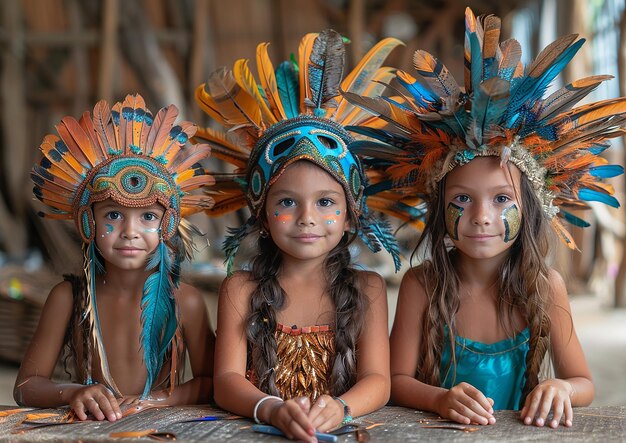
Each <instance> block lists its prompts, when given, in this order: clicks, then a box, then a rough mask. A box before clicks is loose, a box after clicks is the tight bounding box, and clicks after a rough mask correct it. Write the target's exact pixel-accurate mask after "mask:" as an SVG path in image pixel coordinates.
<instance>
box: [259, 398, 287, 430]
mask: <svg viewBox="0 0 626 443" xmlns="http://www.w3.org/2000/svg"><path fill="white" fill-rule="evenodd" d="M270 399H274V400H280V401H283V399H282V398H280V397H276V396H275V395H266V396H265V397H263V398H262V399H261V400H259V401H257V402H256V405H254V411H252V417H253V418H254V421H255V422H256V423H258V424H261V423H262V422H261V420H259V417H257V415H256V414H257V412H259V406H261V403H263V402H264V401H265V400H270Z"/></svg>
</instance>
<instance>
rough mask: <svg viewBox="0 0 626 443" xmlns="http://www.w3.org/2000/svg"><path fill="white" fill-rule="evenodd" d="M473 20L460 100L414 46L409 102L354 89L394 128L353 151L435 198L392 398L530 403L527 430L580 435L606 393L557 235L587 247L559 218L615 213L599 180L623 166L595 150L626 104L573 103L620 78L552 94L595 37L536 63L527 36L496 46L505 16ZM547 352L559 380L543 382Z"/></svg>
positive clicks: (524, 412)
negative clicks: (578, 429) (592, 207)
mask: <svg viewBox="0 0 626 443" xmlns="http://www.w3.org/2000/svg"><path fill="white" fill-rule="evenodd" d="M465 18H466V34H465V90H464V91H463V90H461V88H460V87H459V86H458V85H457V83H456V81H455V80H454V79H453V78H452V76H451V75H450V73H449V72H448V70H447V69H446V68H445V66H443V65H442V64H441V63H440V62H439V61H438V60H437V59H435V58H434V57H432V56H431V55H430V54H428V53H426V52H424V51H417V52H416V53H415V55H414V59H413V62H414V65H415V68H416V72H417V78H414V77H412V76H411V75H409V74H407V73H405V72H398V73H397V77H396V78H397V80H398V83H399V84H400V85H401V87H400V89H397V90H396V92H397V96H395V97H385V98H382V97H377V98H367V97H359V96H357V95H353V94H350V93H348V94H347V95H346V96H347V98H348V99H349V100H350V101H351V102H354V103H358V104H359V105H360V106H362V107H364V108H367V109H369V110H370V111H371V112H373V113H374V114H376V115H377V116H379V118H380V119H381V120H383V121H385V122H386V123H388V126H387V127H386V128H385V129H384V130H382V129H376V128H374V129H372V128H367V127H361V128H359V129H356V130H357V131H358V132H360V133H362V134H364V135H367V136H370V137H372V138H373V139H375V141H371V140H370V141H369V142H359V144H360V146H354V147H353V149H355V150H362V151H363V152H370V151H372V150H373V149H375V150H376V151H377V152H378V153H380V152H385V155H384V156H382V155H380V154H378V155H379V158H378V160H379V161H378V166H377V167H378V168H379V169H380V170H381V171H384V172H385V173H386V174H387V179H388V181H387V183H388V186H390V187H391V188H393V189H395V190H396V191H400V190H403V191H405V192H408V193H411V194H413V195H416V196H422V197H424V198H425V199H427V201H428V215H427V220H426V226H425V229H424V232H423V234H422V237H421V238H420V241H419V244H418V247H417V249H416V251H421V252H422V253H423V254H424V257H423V258H424V262H423V263H422V264H421V265H420V266H417V267H414V268H412V269H410V270H409V271H407V272H406V274H405V276H404V278H403V281H402V284H401V287H400V292H399V300H398V305H397V311H396V317H395V323H394V326H393V330H392V333H391V371H392V395H391V397H392V400H393V401H394V402H395V403H396V404H398V405H402V406H408V407H413V408H417V409H423V410H430V411H434V412H437V413H438V414H440V415H441V416H442V417H444V418H448V419H451V420H454V421H457V422H460V423H470V422H475V423H480V424H492V423H494V422H495V418H494V415H493V411H494V410H497V409H520V408H521V418H522V420H523V422H524V423H525V424H531V423H534V424H536V425H537V426H543V425H544V424H549V425H550V426H552V427H557V426H558V425H559V423H560V421H561V419H563V421H564V423H565V425H566V426H571V424H572V406H584V405H588V404H589V403H590V402H591V400H592V399H593V395H594V386H593V383H592V380H591V374H590V372H589V368H588V366H587V363H586V361H585V357H584V354H583V351H582V349H581V346H580V343H579V340H578V338H577V336H576V332H575V330H574V326H573V323H572V318H571V312H570V306H569V301H568V297H567V292H566V289H565V284H564V282H563V279H562V278H561V276H560V275H559V273H558V272H556V271H555V270H554V269H551V268H550V267H549V265H548V264H547V260H546V259H547V254H548V250H549V231H550V229H549V228H550V227H552V228H553V230H554V231H555V232H556V234H557V236H558V237H559V238H560V239H562V240H563V241H564V242H565V243H566V244H567V245H568V246H570V247H571V248H575V245H574V242H573V239H572V237H571V235H570V234H569V233H568V231H567V230H566V229H565V227H564V225H563V224H562V221H566V222H569V223H571V224H573V225H575V226H580V227H584V226H588V223H587V222H586V221H584V220H582V219H581V218H579V217H578V216H577V215H575V214H573V213H572V212H571V210H572V209H575V210H577V209H584V208H586V207H587V203H586V201H596V202H601V203H605V204H608V205H610V206H613V207H617V206H619V204H618V202H617V200H616V199H615V198H614V197H612V196H611V194H612V193H613V188H612V187H611V186H610V185H609V184H606V183H604V182H603V179H604V178H608V177H614V176H616V175H619V174H621V173H623V168H622V167H621V166H617V165H607V164H606V163H607V162H606V160H604V159H603V158H602V157H600V156H599V155H598V154H600V153H601V152H602V151H604V150H605V149H607V148H608V147H609V144H608V141H607V139H608V138H611V137H616V136H619V135H621V134H622V133H623V129H622V128H623V127H624V125H625V124H626V99H625V98H618V99H614V100H606V101H600V102H595V103H590V104H587V105H583V106H578V107H574V106H576V103H577V102H578V101H579V100H581V99H582V98H583V97H585V96H586V95H587V94H589V93H590V92H591V91H592V90H594V89H595V88H596V87H597V86H598V85H599V84H600V83H601V82H602V81H604V80H606V79H607V78H608V76H593V77H588V78H585V79H582V80H577V81H574V82H572V83H571V84H569V85H567V86H565V87H563V88H561V89H559V90H558V91H556V92H554V93H553V94H551V95H549V96H547V97H544V93H545V91H546V89H547V86H548V85H549V83H550V82H551V81H552V80H553V79H554V78H555V77H556V76H557V75H558V74H559V72H560V71H561V70H562V69H563V68H564V67H565V65H567V63H568V62H569V60H570V59H571V58H572V57H573V56H574V54H575V53H576V52H577V50H578V49H579V48H580V46H581V45H582V44H583V40H577V36H575V35H570V36H567V37H563V38H561V39H559V40H557V41H556V42H554V43H552V44H551V45H549V46H548V47H547V48H546V49H545V50H543V51H542V52H541V53H540V54H539V56H538V57H537V59H536V60H535V61H534V62H533V63H532V64H531V65H530V66H528V67H526V69H524V67H523V66H522V64H521V63H520V56H521V48H520V45H519V43H518V42H517V41H515V40H507V41H504V42H502V43H500V42H499V37H500V19H499V18H497V17H495V16H485V17H481V18H480V19H478V20H477V19H476V18H475V16H474V15H473V13H472V11H471V10H469V9H467V10H466V17H465ZM370 163H372V164H373V163H375V162H374V161H373V160H372V161H371V162H370ZM547 354H549V355H550V357H551V359H552V367H553V370H554V376H553V377H547V378H546V379H544V380H540V379H539V373H540V366H541V364H542V362H543V361H544V357H545V356H546V355H547ZM549 414H552V418H551V419H549Z"/></svg>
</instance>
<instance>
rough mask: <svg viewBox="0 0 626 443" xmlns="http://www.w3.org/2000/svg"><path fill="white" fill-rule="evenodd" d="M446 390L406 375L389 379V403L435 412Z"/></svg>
mask: <svg viewBox="0 0 626 443" xmlns="http://www.w3.org/2000/svg"><path fill="white" fill-rule="evenodd" d="M446 391H447V389H445V388H441V387H438V386H432V385H429V384H426V383H422V382H420V381H419V380H417V379H415V378H413V377H410V376H408V375H403V374H398V375H393V376H392V377H391V401H392V402H393V404H394V405H396V406H404V407H407V408H413V409H419V410H421V411H432V412H437V409H438V402H439V399H440V398H441V396H442V395H443V394H445V392H446Z"/></svg>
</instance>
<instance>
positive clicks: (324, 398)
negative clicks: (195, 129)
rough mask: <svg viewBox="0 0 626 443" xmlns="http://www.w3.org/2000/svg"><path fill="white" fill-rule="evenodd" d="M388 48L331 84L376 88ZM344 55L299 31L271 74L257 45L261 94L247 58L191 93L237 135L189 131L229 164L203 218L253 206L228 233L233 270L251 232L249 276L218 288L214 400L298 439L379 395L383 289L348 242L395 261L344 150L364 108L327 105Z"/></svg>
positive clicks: (385, 369)
mask: <svg viewBox="0 0 626 443" xmlns="http://www.w3.org/2000/svg"><path fill="white" fill-rule="evenodd" d="M398 44H399V42H398V41H397V40H393V39H387V40H385V41H383V42H381V43H379V44H378V45H377V46H376V47H375V48H373V49H372V50H371V51H370V53H369V54H368V55H366V56H365V57H364V61H363V62H362V63H361V64H359V66H357V68H355V70H354V71H353V72H352V73H351V74H350V75H349V76H348V77H346V79H345V80H344V81H343V82H342V83H341V87H342V88H344V89H351V90H359V91H361V92H363V91H367V90H368V89H371V88H374V89H375V90H378V89H380V86H379V85H378V84H377V83H371V81H370V80H371V79H388V78H389V77H390V75H391V74H390V71H389V69H388V68H380V65H381V64H382V62H383V60H384V58H385V57H386V55H387V53H388V52H389V51H390V50H391V49H393V48H394V47H395V46H397V45H398ZM343 56H344V43H343V41H342V38H341V36H340V35H339V34H337V33H336V32H335V31H324V32H322V33H321V34H319V35H317V34H309V35H307V36H305V37H304V39H303V40H302V42H301V44H300V52H299V65H298V66H294V64H293V63H291V62H284V63H283V64H281V65H280V66H279V68H278V69H277V70H276V72H275V71H274V68H273V66H272V65H271V62H270V59H269V57H268V55H267V44H261V45H259V46H258V48H257V66H258V70H259V74H260V78H261V85H262V86H263V89H262V90H260V92H259V89H258V87H257V85H256V82H255V80H254V77H253V76H252V75H251V74H250V72H249V71H248V70H247V61H245V60H239V61H237V62H236V63H235V67H234V72H232V73H231V72H230V71H227V70H222V71H218V72H215V73H213V74H212V75H211V76H210V77H209V79H208V81H207V83H206V84H205V85H202V86H200V87H199V88H198V90H197V92H196V98H197V99H198V101H199V103H200V105H201V106H202V107H203V109H204V110H205V111H207V112H208V113H209V115H211V116H212V117H213V118H215V119H216V120H218V121H220V122H221V123H223V124H225V125H226V126H228V127H233V129H232V130H231V131H232V132H234V133H235V134H236V135H239V136H240V137H241V140H242V143H241V146H235V145H233V144H230V143H229V142H228V141H226V139H225V138H224V137H220V136H218V135H217V134H216V133H214V132H212V131H209V130H205V131H200V133H199V135H198V136H197V137H198V138H199V139H200V140H206V141H208V142H210V143H212V144H213V145H214V146H213V151H212V152H213V153H214V156H216V157H218V158H222V159H225V160H227V161H229V162H230V163H232V164H234V165H235V166H237V170H236V171H235V172H234V173H233V174H232V175H226V176H225V177H222V176H218V177H217V182H218V183H217V185H216V190H217V191H215V190H212V192H218V191H219V192H221V193H220V194H218V195H216V196H215V198H216V205H215V207H214V208H213V209H212V210H211V212H210V215H219V214H221V213H224V212H227V211H230V210H234V209H238V208H240V207H242V206H244V205H245V204H246V201H247V204H248V206H249V208H250V210H251V213H252V216H251V217H250V219H249V220H248V221H247V222H246V224H245V225H244V226H243V227H242V228H239V229H236V230H232V232H231V233H232V235H231V236H230V237H229V238H227V240H226V241H225V252H226V256H227V263H228V268H229V269H230V266H231V265H232V262H233V258H234V255H235V253H236V252H237V249H238V248H239V245H240V243H241V241H242V240H243V238H245V237H246V236H247V235H248V234H249V233H251V232H258V234H259V239H258V250H259V252H258V255H256V256H255V257H254V258H253V259H252V263H251V265H250V268H249V270H248V271H242V272H237V273H235V274H234V275H232V276H231V277H229V278H228V279H227V280H225V281H224V283H223V284H222V287H221V290H220V296H219V308H218V333H217V343H216V358H215V362H216V365H215V387H216V390H215V400H216V402H217V403H218V405H220V407H222V408H224V409H227V410H229V411H231V412H234V413H236V414H241V415H245V416H248V417H254V419H255V420H256V421H257V422H261V421H264V422H267V423H270V424H272V425H274V426H276V427H278V428H279V429H281V430H282V431H283V432H284V433H285V434H286V435H287V437H289V438H293V439H298V440H305V441H314V438H313V435H314V432H315V431H316V430H317V431H322V432H323V431H327V430H330V429H332V428H335V427H337V426H339V425H340V424H341V423H347V422H348V421H350V420H351V419H352V416H357V415H361V414H366V413H368V412H371V411H374V410H376V409H378V408H380V407H381V406H383V405H384V404H385V403H386V402H387V400H388V398H389V386H390V385H389V383H390V382H389V361H388V356H389V353H388V352H389V343H388V332H387V297H386V290H385V283H384V280H383V279H382V278H381V277H380V276H379V275H378V274H375V273H373V272H365V271H359V270H356V269H354V268H353V267H351V266H350V253H349V250H348V246H349V244H350V243H351V242H352V240H353V239H354V238H355V236H356V235H357V234H358V235H360V236H361V237H362V238H363V239H365V241H366V243H367V244H368V246H370V247H371V248H372V249H373V250H374V251H376V250H378V249H380V247H381V246H383V247H385V248H386V249H387V250H388V251H389V252H390V253H392V255H393V256H394V260H395V261H396V263H399V261H398V256H397V249H396V248H397V246H396V244H395V239H394V238H393V236H392V235H391V234H390V232H389V231H388V228H387V226H386V225H385V224H384V223H382V222H380V221H377V220H375V219H374V218H373V217H372V216H371V215H369V214H368V210H367V207H366V206H365V201H364V197H363V195H364V192H365V193H367V189H366V186H365V185H366V184H365V177H364V176H363V172H362V169H361V165H360V163H359V161H358V160H357V159H356V158H355V157H354V156H353V155H352V154H351V152H350V151H349V150H348V149H347V145H348V144H349V143H350V141H351V140H352V137H351V136H350V135H349V134H348V133H347V132H346V131H345V129H343V127H342V124H343V123H344V122H346V121H353V122H358V121H360V116H362V115H364V113H363V112H361V111H359V110H357V109H354V108H353V107H352V106H351V105H349V104H348V103H346V102H345V101H343V100H340V101H339V102H337V100H336V97H337V96H338V89H339V87H340V81H341V77H342V70H343ZM295 68H299V77H298V73H297V72H296V70H295ZM331 118H332V120H331ZM340 122H341V123H342V124H340ZM222 179H223V180H224V181H223V182H222V181H221V180H222ZM236 183H239V184H243V185H244V186H243V191H244V192H245V194H244V192H242V188H241V187H240V186H239V185H236Z"/></svg>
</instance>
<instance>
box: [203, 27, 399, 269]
mask: <svg viewBox="0 0 626 443" xmlns="http://www.w3.org/2000/svg"><path fill="white" fill-rule="evenodd" d="M400 44H401V42H400V41H398V40H395V39H385V40H383V41H381V42H380V43H378V44H377V45H376V46H374V47H373V48H372V49H371V50H370V51H369V52H368V53H367V54H366V55H365V57H364V58H363V60H361V62H360V63H359V64H358V66H356V68H355V69H354V70H353V71H352V72H351V73H350V74H349V75H347V76H346V77H345V78H343V69H344V52H345V48H344V42H343V39H342V37H341V36H340V35H339V34H338V33H337V32H335V31H333V30H326V31H323V32H322V33H320V34H307V35H306V36H304V38H303V39H302V41H301V42H300V47H299V50H298V57H297V62H295V61H285V62H283V63H281V64H280V65H279V66H278V68H276V69H274V66H273V64H272V62H271V60H270V58H269V55H268V51H267V47H268V44H267V43H261V44H260V45H259V46H258V47H257V57H256V61H257V68H258V78H259V83H257V80H256V79H255V77H254V76H253V75H252V73H251V72H250V71H249V69H248V61H247V60H238V61H236V62H235V65H234V67H233V70H232V71H231V70H229V69H226V68H223V69H221V70H218V71H216V72H213V73H212V74H211V75H210V76H209V78H208V80H207V82H206V83H205V84H203V85H201V86H199V87H198V88H197V89H196V100H197V101H198V103H199V104H200V106H201V107H202V109H203V110H204V111H205V112H206V113H207V114H209V115H210V116H211V117H212V118H213V119H215V120H217V121H218V122H220V123H221V124H223V125H224V126H225V127H227V128H228V129H229V132H230V133H231V134H232V135H234V136H236V137H237V139H238V143H232V142H230V141H229V140H228V139H227V138H226V136H225V135H224V134H222V133H218V132H215V131H212V130H210V129H201V130H199V131H198V133H197V134H196V137H195V139H196V140H199V141H202V142H205V143H209V144H211V145H212V147H213V156H214V157H217V158H219V159H221V160H224V161H226V162H228V163H230V164H232V165H234V166H235V171H234V172H233V173H229V174H216V186H215V187H214V188H213V189H212V190H211V194H212V195H213V197H214V198H215V200H216V204H215V206H214V207H213V208H212V209H210V210H209V211H207V213H208V214H209V215H211V216H216V215H221V214H224V213H226V212H230V211H234V210H237V209H240V208H243V207H244V206H246V204H247V205H248V206H249V208H250V210H251V212H252V216H251V217H250V219H249V220H248V221H247V222H246V224H245V225H244V226H242V227H241V228H239V229H233V230H231V231H230V232H231V235H230V236H229V237H228V238H227V239H226V241H225V243H224V250H225V253H226V261H227V269H228V270H229V272H230V268H231V265H232V262H233V259H234V256H235V254H236V253H237V250H238V248H239V245H240V243H241V241H242V240H243V238H244V237H245V236H247V235H248V234H249V233H251V232H253V231H254V230H255V229H258V224H257V220H258V219H259V216H260V213H261V210H262V208H263V205H264V202H265V196H266V193H267V189H268V188H269V186H271V185H272V183H274V181H275V180H276V179H277V178H278V177H279V176H280V175H281V174H282V173H283V171H284V170H285V168H286V167H287V166H289V165H290V164H292V163H293V162H295V161H298V160H303V159H304V160H308V161H310V162H313V163H315V164H316V165H318V166H319V167H321V168H323V169H324V170H326V171H327V172H328V173H330V174H331V175H332V176H333V177H334V178H335V179H336V180H337V181H338V182H339V183H341V185H342V186H343V188H344V190H345V193H346V199H347V201H348V206H349V208H350V210H351V211H352V213H353V215H354V219H355V220H358V221H359V225H360V227H359V229H358V233H359V236H360V237H361V239H363V240H364V242H365V243H366V244H367V246H368V247H369V248H370V249H371V250H373V251H375V252H376V251H378V250H380V249H381V247H382V248H385V249H386V250H387V251H389V252H390V253H391V254H392V256H393V258H394V262H395V264H396V268H398V267H399V264H400V260H399V253H398V248H397V244H396V241H395V239H394V237H393V235H392V234H391V232H390V229H389V226H388V225H387V223H386V221H385V220H382V219H377V218H375V217H374V215H373V214H372V213H370V212H369V209H368V207H367V204H366V202H365V195H367V194H369V192H368V189H370V188H369V185H368V183H367V182H366V177H365V175H364V172H363V168H362V165H361V163H360V161H359V159H358V158H356V157H355V156H354V155H353V154H352V152H351V151H350V150H349V149H348V145H349V144H350V142H351V141H352V137H351V136H350V134H349V133H348V132H347V131H346V130H345V129H344V126H345V125H348V124H359V123H363V122H364V121H368V120H372V119H373V118H372V117H371V116H370V115H369V114H368V113H367V112H366V111H363V110H361V109H359V108H357V107H355V106H353V105H351V104H350V103H348V102H347V101H346V100H344V99H343V97H341V95H340V94H339V89H340V88H341V89H344V90H347V91H352V92H354V93H358V94H365V95H377V94H380V93H382V90H383V89H384V87H385V86H384V83H385V82H387V81H389V80H390V79H391V77H392V75H393V71H392V70H391V69H390V68H386V67H382V63H383V62H384V60H385V58H386V57H387V55H388V54H389V52H390V51H391V50H393V49H394V48H395V47H397V46H398V45H400ZM381 83H382V84H381Z"/></svg>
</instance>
